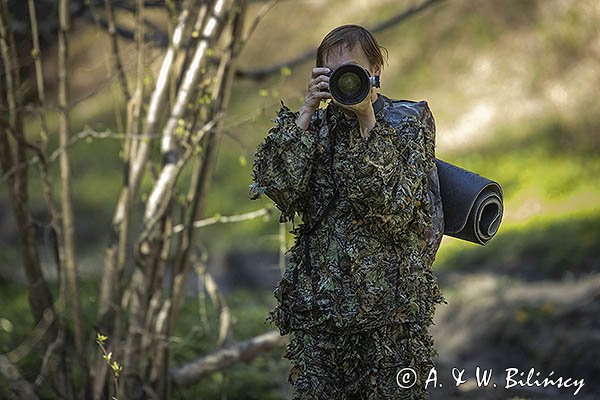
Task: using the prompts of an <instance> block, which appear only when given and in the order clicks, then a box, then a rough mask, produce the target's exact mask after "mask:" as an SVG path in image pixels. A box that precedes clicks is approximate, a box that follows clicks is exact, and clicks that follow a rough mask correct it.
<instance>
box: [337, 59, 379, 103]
mask: <svg viewBox="0 0 600 400" xmlns="http://www.w3.org/2000/svg"><path fill="white" fill-rule="evenodd" d="M328 76H329V91H330V93H331V96H332V97H333V98H334V99H335V100H336V101H338V102H339V103H341V104H344V105H354V104H358V103H360V102H361V101H363V100H364V99H365V97H367V96H368V95H369V94H370V93H371V87H373V86H374V87H380V81H379V77H378V76H371V74H370V73H369V71H368V70H367V69H365V68H363V67H362V66H360V65H358V64H343V65H341V66H340V67H338V68H337V69H335V70H334V71H331V72H330V73H329V74H328Z"/></svg>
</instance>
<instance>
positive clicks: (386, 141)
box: [249, 95, 444, 335]
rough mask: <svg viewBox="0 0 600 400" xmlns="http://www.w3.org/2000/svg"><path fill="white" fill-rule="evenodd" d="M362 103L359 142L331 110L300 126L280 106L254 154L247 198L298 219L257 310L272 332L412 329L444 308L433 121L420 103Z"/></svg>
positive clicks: (354, 125)
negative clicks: (369, 108)
mask: <svg viewBox="0 0 600 400" xmlns="http://www.w3.org/2000/svg"><path fill="white" fill-rule="evenodd" d="M373 106H374V110H375V117H376V124H375V126H374V128H373V129H372V130H371V131H370V132H369V134H368V137H367V138H366V139H365V138H363V137H362V136H361V133H360V129H359V124H358V120H357V119H356V118H347V117H346V115H345V114H344V113H343V112H342V110H341V109H340V108H339V107H337V106H335V105H334V104H333V103H330V104H329V105H328V106H327V108H324V109H319V110H317V111H316V112H315V113H314V115H313V116H312V120H311V122H310V126H309V128H308V130H307V131H303V130H302V129H301V128H299V127H298V126H297V125H296V124H295V121H296V118H297V116H298V113H297V112H292V111H291V110H290V109H289V108H287V107H286V106H285V105H284V104H283V103H282V107H281V109H280V110H279V112H278V116H277V118H276V119H275V126H274V127H273V128H272V129H271V130H270V131H269V134H268V135H267V137H266V138H265V140H264V142H263V143H260V144H259V146H258V148H257V151H256V154H255V157H254V164H253V180H254V182H253V183H252V184H251V185H250V193H249V196H250V198H251V199H258V198H259V197H260V196H261V195H262V194H265V195H267V196H268V197H269V198H271V199H272V200H273V201H274V202H275V204H276V206H277V207H278V208H279V209H280V210H281V212H282V213H281V217H280V222H286V221H290V220H291V221H294V215H295V214H296V213H297V214H299V215H300V216H301V217H302V224H300V225H299V226H294V228H293V230H292V231H291V233H293V234H294V235H295V237H296V242H295V244H294V246H293V247H292V248H291V249H290V250H289V253H290V257H289V262H288V264H287V266H286V270H285V272H284V274H283V277H282V279H281V280H280V281H279V283H278V284H277V287H276V289H275V292H274V294H275V298H276V299H277V305H276V307H275V308H274V309H273V310H272V311H271V312H270V315H269V317H270V319H271V320H272V322H274V323H275V325H277V327H278V328H279V329H280V332H281V334H282V335H283V334H286V333H287V332H289V331H293V330H305V331H322V332H323V331H324V332H358V331H364V330H367V329H372V328H376V327H378V326H381V325H384V324H388V323H407V324H408V326H410V329H411V330H414V331H415V332H416V331H419V330H421V329H422V328H424V327H427V326H429V325H430V324H431V323H432V317H433V313H434V311H435V305H436V304H437V303H441V302H444V298H443V296H442V293H441V291H440V289H439V287H438V284H437V278H436V277H435V275H434V274H433V272H432V270H431V265H432V263H433V261H434V259H435V254H436V252H437V249H438V247H439V244H440V241H441V238H442V235H443V230H444V226H443V214H442V204H441V198H440V191H439V182H438V176H437V170H436V166H435V122H434V119H433V116H432V114H431V111H430V110H429V107H428V105H427V102H425V101H421V102H412V101H405V100H403V101H399V100H390V99H388V98H387V97H385V96H383V95H379V98H378V100H377V101H376V102H375V103H374V104H373ZM320 217H321V221H320V223H319V221H318V220H319V218H320Z"/></svg>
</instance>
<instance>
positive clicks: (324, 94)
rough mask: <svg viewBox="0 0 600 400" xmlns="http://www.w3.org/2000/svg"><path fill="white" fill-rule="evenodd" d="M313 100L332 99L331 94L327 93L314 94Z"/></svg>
mask: <svg viewBox="0 0 600 400" xmlns="http://www.w3.org/2000/svg"><path fill="white" fill-rule="evenodd" d="M315 98H317V99H319V100H324V99H332V98H333V97H332V96H331V93H329V92H318V93H315Z"/></svg>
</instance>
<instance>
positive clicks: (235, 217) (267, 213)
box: [173, 208, 273, 234]
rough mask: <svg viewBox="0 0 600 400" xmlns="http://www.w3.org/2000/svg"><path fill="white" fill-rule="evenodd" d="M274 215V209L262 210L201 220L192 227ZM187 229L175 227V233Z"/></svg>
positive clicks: (180, 225) (181, 226) (179, 226)
mask: <svg viewBox="0 0 600 400" xmlns="http://www.w3.org/2000/svg"><path fill="white" fill-rule="evenodd" d="M272 215H273V209H272V208H261V209H259V210H256V211H250V212H247V213H243V214H235V215H229V216H225V215H215V216H213V217H210V218H205V219H201V220H199V221H194V222H193V223H192V227H193V228H204V227H205V226H209V225H214V224H219V223H221V224H225V223H230V222H240V221H247V220H250V219H254V218H259V217H262V216H269V217H270V216H272ZM185 229H186V226H185V225H183V224H179V225H175V226H174V227H173V233H174V234H177V233H180V232H183V231H184V230H185Z"/></svg>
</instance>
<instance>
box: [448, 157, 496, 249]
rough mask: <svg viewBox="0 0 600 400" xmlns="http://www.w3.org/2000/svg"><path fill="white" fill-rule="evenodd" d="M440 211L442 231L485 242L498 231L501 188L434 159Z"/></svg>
mask: <svg viewBox="0 0 600 400" xmlns="http://www.w3.org/2000/svg"><path fill="white" fill-rule="evenodd" d="M436 166H437V170H438V177H439V181H440V194H441V197H442V207H443V210H444V226H445V227H444V234H445V235H448V236H453V237H456V238H459V239H463V240H467V241H469V242H473V243H478V244H481V245H485V244H486V243H487V242H488V241H489V240H490V239H491V238H492V237H494V235H495V234H496V233H497V232H498V228H499V227H500V223H501V222H502V213H503V211H504V205H503V200H502V197H503V194H502V188H501V187H500V185H499V184H498V182H495V181H492V180H490V179H488V178H485V177H483V176H481V175H478V174H476V173H474V172H471V171H467V170H466V169H463V168H460V167H458V166H456V165H453V164H450V163H447V162H445V161H442V160H440V159H436Z"/></svg>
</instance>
